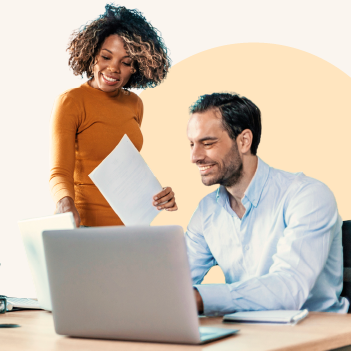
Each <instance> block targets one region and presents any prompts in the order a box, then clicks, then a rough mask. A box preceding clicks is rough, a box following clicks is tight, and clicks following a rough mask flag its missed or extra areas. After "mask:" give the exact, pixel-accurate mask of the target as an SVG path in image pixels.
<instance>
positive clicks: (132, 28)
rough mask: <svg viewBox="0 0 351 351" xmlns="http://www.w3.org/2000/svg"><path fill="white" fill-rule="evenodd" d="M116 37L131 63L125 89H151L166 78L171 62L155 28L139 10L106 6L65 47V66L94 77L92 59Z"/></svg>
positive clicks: (76, 73)
mask: <svg viewBox="0 0 351 351" xmlns="http://www.w3.org/2000/svg"><path fill="white" fill-rule="evenodd" d="M112 34H118V35H119V36H120V37H121V38H122V39H123V41H124V43H125V44H124V47H125V49H126V51H127V53H128V55H129V56H130V57H131V58H132V60H133V64H132V65H133V68H134V69H135V70H136V72H135V73H134V74H132V76H131V78H130V79H129V81H128V83H127V84H126V85H125V86H124V88H149V87H151V88H153V87H155V86H156V85H158V84H159V83H160V82H161V81H162V80H163V79H164V78H165V77H166V74H167V72H168V69H169V67H170V64H171V61H170V58H169V57H168V55H167V48H166V46H165V44H164V42H163V39H162V38H161V37H160V35H159V32H158V30H157V29H156V28H154V27H152V25H151V24H150V23H148V22H147V21H146V19H145V17H144V16H143V15H142V14H141V13H140V12H139V11H138V10H128V9H126V8H125V7H122V6H115V5H113V4H108V5H106V6H105V13H104V14H103V15H101V16H99V17H98V18H97V19H96V20H94V21H92V22H91V23H88V24H87V25H85V26H84V27H82V28H80V29H78V30H77V31H75V32H73V34H72V36H71V41H70V43H69V45H68V48H67V51H68V52H69V60H68V64H69V66H70V67H71V68H72V70H73V73H74V74H75V75H76V76H78V75H83V74H84V73H86V75H87V77H88V78H91V77H93V67H94V63H95V58H96V56H97V54H98V53H99V51H100V49H101V45H102V44H103V42H104V41H105V39H106V38H107V37H108V36H110V35H112Z"/></svg>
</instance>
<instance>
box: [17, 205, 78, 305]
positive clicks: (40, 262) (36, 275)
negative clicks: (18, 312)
mask: <svg viewBox="0 0 351 351" xmlns="http://www.w3.org/2000/svg"><path fill="white" fill-rule="evenodd" d="M18 226H19V229H20V232H21V235H22V240H23V244H24V247H25V251H26V254H27V259H28V264H29V268H30V270H31V273H32V277H33V280H34V286H35V290H36V292H37V298H38V302H39V305H40V306H41V307H42V308H43V309H45V310H47V311H51V300H50V291H49V283H48V278H47V271H46V262H45V256H44V247H43V240H42V232H43V231H44V230H50V229H73V228H75V221H74V218H73V214H72V213H71V212H68V213H62V214H57V215H53V216H47V217H41V218H32V219H26V220H22V221H19V222H18Z"/></svg>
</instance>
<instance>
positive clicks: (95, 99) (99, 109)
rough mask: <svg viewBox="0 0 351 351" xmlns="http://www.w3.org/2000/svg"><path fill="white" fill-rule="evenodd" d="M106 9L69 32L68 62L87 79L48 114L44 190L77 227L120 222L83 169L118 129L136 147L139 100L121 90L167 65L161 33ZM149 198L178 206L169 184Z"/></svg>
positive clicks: (117, 136)
mask: <svg viewBox="0 0 351 351" xmlns="http://www.w3.org/2000/svg"><path fill="white" fill-rule="evenodd" d="M105 10H106V11H105V13H104V14H103V15H101V16H99V17H98V18H97V19H96V20H94V21H92V22H91V23H89V24H87V25H86V26H85V27H83V28H82V29H80V30H78V31H76V32H74V33H73V34H72V37H71V42H70V43H69V46H68V49H67V50H68V52H69V54H70V56H69V66H70V67H71V68H72V70H73V73H74V74H75V75H83V74H84V73H85V74H86V75H87V77H88V78H89V80H88V81H87V82H85V83H84V84H82V85H81V86H80V87H78V88H74V89H70V90H67V91H66V92H64V93H63V94H61V95H60V96H59V97H58V98H57V100H56V102H55V106H54V109H53V112H52V147H51V163H52V167H51V173H50V189H51V194H52V197H53V199H54V201H55V203H56V213H64V212H73V215H74V218H75V221H76V225H77V227H79V226H80V225H84V226H107V225H123V223H122V221H121V220H120V218H119V217H118V216H117V215H116V213H115V212H114V211H113V209H112V208H111V207H110V205H109V204H108V202H107V201H106V200H105V198H104V197H103V195H102V194H101V193H100V191H99V190H98V188H97V187H96V186H95V185H94V183H93V182H92V181H91V179H90V178H89V176H88V175H89V174H90V173H91V172H92V171H93V170H94V169H95V168H96V167H97V166H98V165H99V164H100V162H101V161H102V160H103V159H104V158H105V157H106V156H107V155H108V154H109V153H110V152H111V151H112V150H113V149H114V148H115V147H116V145H117V144H118V143H119V142H120V140H121V139H122V137H123V135H124V134H127V135H128V137H129V139H130V140H131V141H132V143H133V144H134V146H135V147H136V148H137V149H138V150H139V151H140V150H141V147H142V144H143V136H142V134H141V131H140V125H141V122H142V118H143V103H142V101H141V99H140V98H139V97H138V96H137V95H136V94H134V93H132V92H130V91H128V90H127V89H128V88H148V87H155V86H156V85H158V84H159V83H161V82H162V80H163V79H164V78H165V77H166V74H167V71H168V68H169V65H170V59H169V57H168V56H167V48H166V47H165V45H164V43H163V40H162V38H161V37H160V36H159V35H158V31H157V30H156V29H155V28H153V27H152V26H151V24H150V23H148V22H147V21H146V19H145V18H144V17H143V16H142V14H141V13H140V12H138V11H137V10H128V9H126V8H125V7H118V6H114V5H112V4H111V5H106V7H105ZM150 201H153V205H154V206H156V207H157V208H158V209H166V210H168V211H175V210H177V205H176V203H175V198H174V193H173V191H172V189H171V188H170V187H167V188H164V190H163V191H162V192H160V193H159V194H156V195H155V197H154V198H153V199H150Z"/></svg>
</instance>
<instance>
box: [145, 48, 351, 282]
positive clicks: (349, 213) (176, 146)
mask: <svg viewBox="0 0 351 351" xmlns="http://www.w3.org/2000/svg"><path fill="white" fill-rule="evenodd" d="M213 92H236V93H239V94H241V95H243V96H246V97H247V98H249V99H250V100H252V101H253V102H254V103H255V104H256V105H257V106H258V107H259V108H260V110H261V113H262V138H261V143H260V145H259V148H258V156H259V157H260V158H262V159H263V160H264V161H265V162H267V163H268V164H269V165H270V166H272V167H274V168H279V169H283V170H285V171H289V172H300V171H302V172H303V173H305V174H306V175H308V176H310V177H313V178H316V179H319V180H321V181H322V182H324V183H325V184H327V185H328V186H329V188H330V189H331V190H332V191H333V193H334V195H335V197H336V200H337V203H338V207H339V212H340V214H341V216H342V218H343V219H344V220H347V219H351V161H350V150H351V147H350V144H351V142H350V140H351V137H350V135H351V118H350V117H351V116H350V114H351V113H350V107H349V106H350V100H351V78H350V77H349V76H347V75H346V74H345V73H343V72H342V71H341V70H339V69H338V68H336V67H335V66H333V65H331V64H330V63H328V62H326V61H324V60H322V59H320V58H318V57H316V56H314V55H311V54H308V53H306V52H304V51H301V50H297V49H293V48H290V47H286V46H282V45H275V44H259V43H249V44H233V45H226V46H222V47H218V48H214V49H210V50H207V51H204V52H201V53H199V54H197V55H194V56H192V57H190V58H187V59H186V60H184V61H182V62H180V63H178V64H176V65H174V66H173V67H172V68H171V70H170V72H169V75H168V77H167V79H166V81H165V82H164V83H162V84H161V85H160V86H159V87H157V88H154V89H147V90H145V91H143V92H142V93H141V94H140V97H141V98H142V100H143V102H144V110H145V114H144V121H143V125H142V131H143V135H144V146H143V149H142V152H141V154H142V155H143V157H144V159H145V160H146V162H147V163H148V164H149V166H150V168H151V170H152V171H153V172H154V174H155V175H156V177H157V178H158V179H159V181H160V182H161V184H162V185H163V186H165V185H169V186H171V187H172V188H173V189H174V191H175V194H176V200H177V204H178V206H179V210H178V211H177V212H172V213H171V212H165V211H163V213H161V214H159V215H158V216H157V217H156V219H155V220H154V221H153V223H152V224H153V225H169V224H179V225H181V226H182V227H183V228H184V229H186V226H187V224H188V222H189V220H190V218H191V215H192V214H193V212H194V211H195V209H196V207H197V205H198V203H199V201H200V200H201V199H202V198H203V197H204V196H205V195H206V194H208V193H209V192H212V191H214V190H215V189H216V188H217V187H218V185H214V186H211V187H206V186H204V185H203V184H202V182H201V179H200V175H199V172H198V170H197V167H196V166H195V165H193V164H192V163H191V162H190V148H189V141H188V139H187V135H186V127H187V122H188V119H189V112H188V111H189V106H190V105H191V104H193V103H194V102H195V101H196V100H197V98H198V97H199V96H200V95H202V94H209V93H213ZM204 282H205V283H222V282H224V277H223V274H222V272H221V270H220V269H219V268H218V267H214V268H212V269H211V271H210V272H209V273H208V274H207V276H206V278H205V280H204Z"/></svg>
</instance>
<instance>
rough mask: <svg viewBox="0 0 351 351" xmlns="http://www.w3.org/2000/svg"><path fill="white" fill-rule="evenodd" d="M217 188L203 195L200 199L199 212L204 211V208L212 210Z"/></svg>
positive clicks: (215, 200)
mask: <svg viewBox="0 0 351 351" xmlns="http://www.w3.org/2000/svg"><path fill="white" fill-rule="evenodd" d="M218 190H219V188H217V189H216V190H215V191H213V192H211V193H209V194H207V195H206V196H205V197H203V198H202V199H201V200H200V202H199V209H200V210H201V212H204V211H206V210H209V211H213V209H214V207H215V206H217V195H218Z"/></svg>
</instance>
